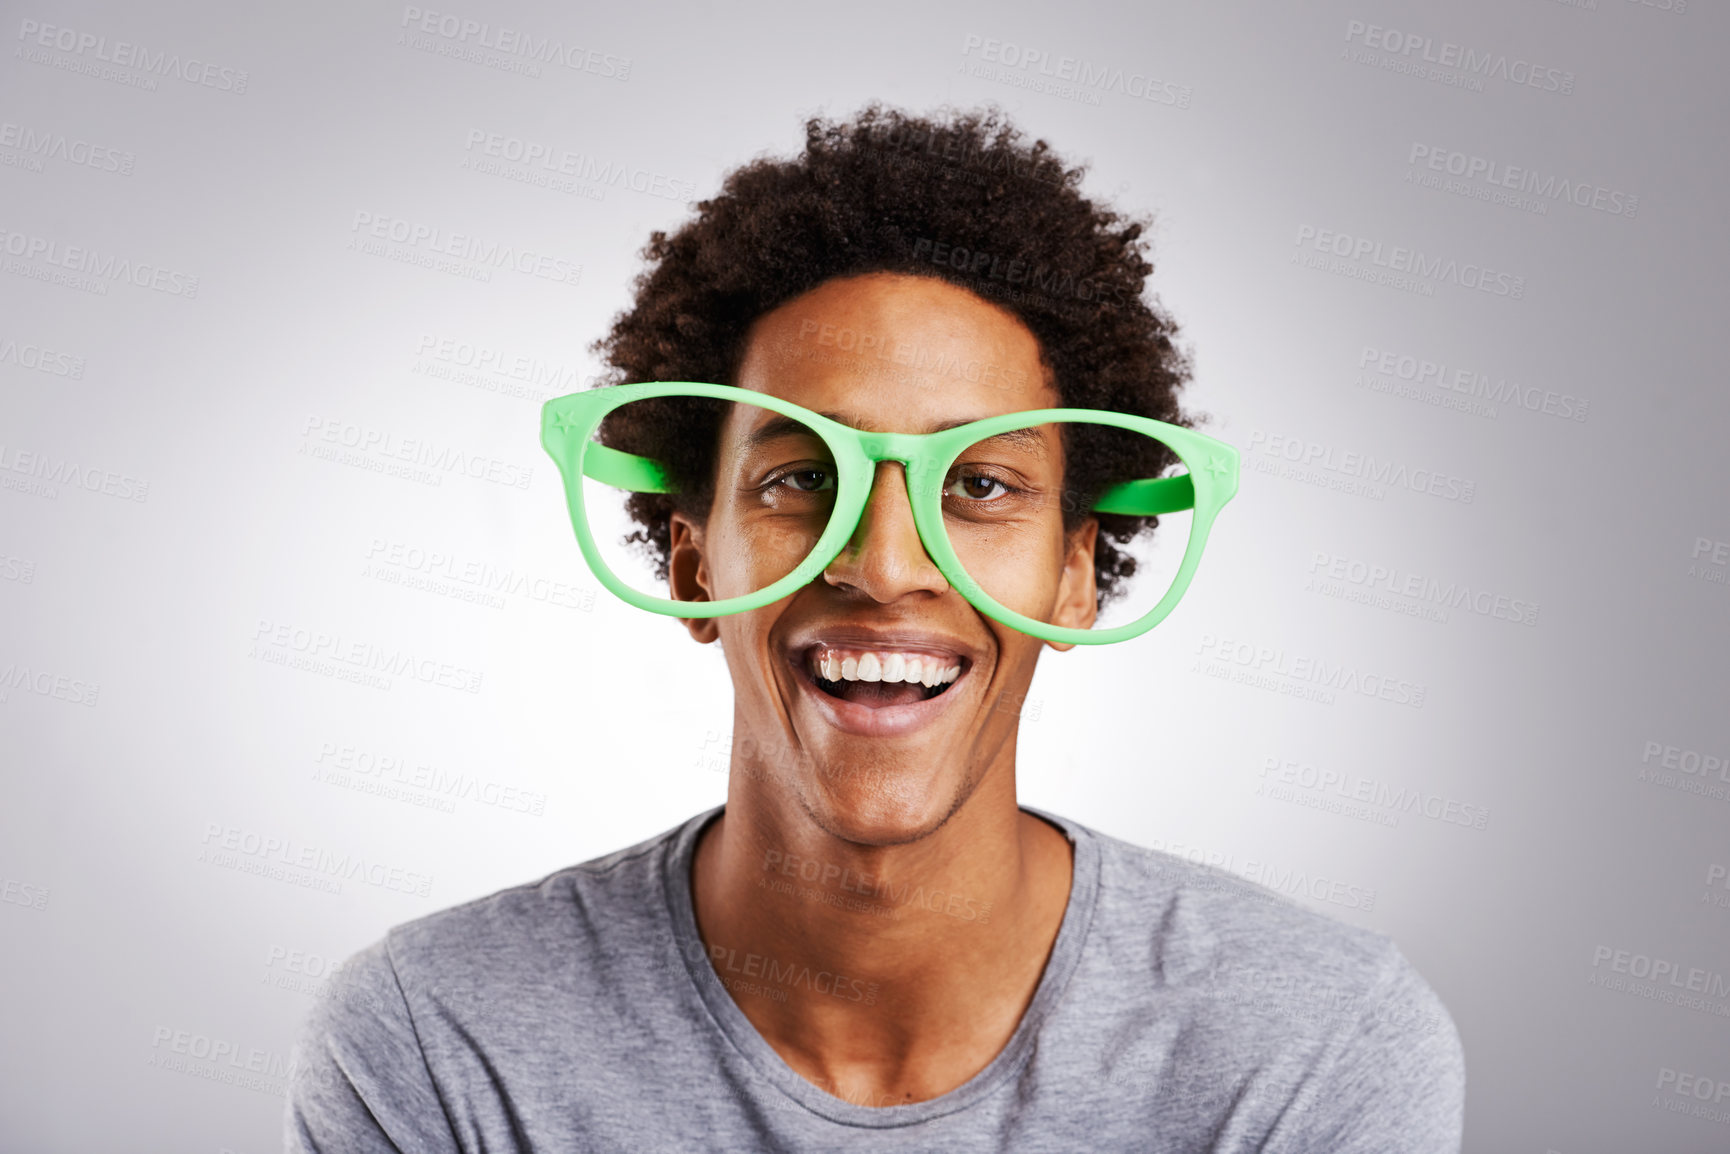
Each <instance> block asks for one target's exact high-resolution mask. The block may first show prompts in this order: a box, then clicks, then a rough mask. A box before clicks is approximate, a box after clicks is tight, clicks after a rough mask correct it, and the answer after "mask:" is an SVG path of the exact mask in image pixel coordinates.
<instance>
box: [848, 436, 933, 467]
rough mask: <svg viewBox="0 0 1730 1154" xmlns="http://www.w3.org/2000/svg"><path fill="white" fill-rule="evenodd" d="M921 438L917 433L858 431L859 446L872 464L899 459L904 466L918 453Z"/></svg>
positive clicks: (911, 461) (910, 462)
mask: <svg viewBox="0 0 1730 1154" xmlns="http://www.w3.org/2000/svg"><path fill="white" fill-rule="evenodd" d="M921 439H922V437H921V435H920V434H918V433H860V434H859V447H860V448H861V449H863V450H865V456H866V457H868V458H870V461H871V463H872V464H873V465H876V464H877V463H878V462H879V461H899V462H901V466H902V468H906V467H907V466H908V465H910V464H912V463H913V458H914V457H915V456H917V455H918V453H919V442H920V440H921Z"/></svg>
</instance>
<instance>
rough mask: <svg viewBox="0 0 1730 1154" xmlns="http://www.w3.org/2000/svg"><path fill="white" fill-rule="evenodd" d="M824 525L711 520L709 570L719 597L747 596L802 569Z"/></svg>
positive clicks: (751, 519) (765, 519)
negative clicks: (801, 564) (803, 562)
mask: <svg viewBox="0 0 1730 1154" xmlns="http://www.w3.org/2000/svg"><path fill="white" fill-rule="evenodd" d="M822 530H823V526H822V525H821V524H808V523H806V521H805V519H802V518H799V517H789V516H772V517H771V516H761V515H758V516H749V517H740V516H736V515H735V516H726V517H719V518H712V519H711V522H710V531H709V534H708V541H707V544H708V559H709V573H710V575H711V578H712V580H713V581H714V583H715V589H716V591H717V594H718V596H719V597H743V596H745V595H746V594H749V593H754V592H756V591H757V590H759V589H764V588H767V587H768V586H770V585H773V584H774V583H775V582H776V581H779V580H780V579H781V578H783V577H785V576H786V575H787V574H789V573H791V572H792V571H793V570H794V569H796V568H798V565H799V562H801V561H803V560H804V559H805V558H806V557H808V556H810V554H811V550H812V549H813V548H815V547H816V545H817V540H818V538H819V537H821V536H822Z"/></svg>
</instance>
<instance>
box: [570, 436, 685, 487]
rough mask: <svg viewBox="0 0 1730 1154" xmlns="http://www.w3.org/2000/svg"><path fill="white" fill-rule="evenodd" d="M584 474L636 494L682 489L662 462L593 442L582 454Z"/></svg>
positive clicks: (604, 483)
mask: <svg viewBox="0 0 1730 1154" xmlns="http://www.w3.org/2000/svg"><path fill="white" fill-rule="evenodd" d="M583 474H584V475H585V476H587V477H592V478H593V479H595V480H597V481H599V482H600V483H601V484H603V485H611V486H612V487H613V488H615V489H628V490H630V491H631V492H633V493H676V492H678V491H679V487H678V486H677V485H675V484H674V483H673V480H672V478H671V477H670V476H668V474H667V470H666V468H665V466H663V465H662V464H661V463H660V462H659V461H656V460H652V459H650V458H648V457H639V456H638V455H637V454H635V453H626V452H624V451H622V450H620V449H614V448H611V447H610V446H607V445H603V444H601V443H600V442H599V441H590V442H589V445H588V449H587V450H586V451H585V452H584V453H583Z"/></svg>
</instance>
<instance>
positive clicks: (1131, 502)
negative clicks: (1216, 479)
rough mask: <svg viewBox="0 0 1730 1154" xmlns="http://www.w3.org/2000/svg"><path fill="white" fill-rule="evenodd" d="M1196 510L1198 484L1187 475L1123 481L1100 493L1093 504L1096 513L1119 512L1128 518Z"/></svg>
mask: <svg viewBox="0 0 1730 1154" xmlns="http://www.w3.org/2000/svg"><path fill="white" fill-rule="evenodd" d="M1193 508H1195V485H1194V483H1193V482H1191V481H1190V479H1189V474H1188V473H1184V474H1183V475H1181V476H1177V477H1154V478H1149V479H1147V480H1143V481H1124V482H1122V483H1120V484H1117V485H1113V486H1111V488H1109V489H1107V490H1106V491H1105V492H1103V493H1101V494H1100V496H1099V500H1097V501H1095V502H1094V503H1093V512H1095V513H1118V514H1122V515H1124V516H1127V517H1151V516H1153V515H1155V514H1158V513H1178V512H1182V511H1183V510H1184V509H1193Z"/></svg>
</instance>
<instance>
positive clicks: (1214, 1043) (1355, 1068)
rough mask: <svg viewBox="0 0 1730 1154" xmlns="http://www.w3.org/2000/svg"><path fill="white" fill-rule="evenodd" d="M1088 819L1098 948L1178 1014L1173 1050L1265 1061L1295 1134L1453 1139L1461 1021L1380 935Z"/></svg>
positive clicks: (1370, 1142) (1338, 1138) (1290, 1136)
mask: <svg viewBox="0 0 1730 1154" xmlns="http://www.w3.org/2000/svg"><path fill="white" fill-rule="evenodd" d="M1070 824H1074V823H1070ZM1087 833H1088V835H1089V836H1091V837H1093V838H1095V839H1097V841H1098V847H1099V852H1100V893H1099V899H1098V913H1097V915H1096V918H1095V926H1094V928H1093V935H1096V936H1097V938H1098V946H1097V948H1098V949H1099V950H1100V951H1101V952H1102V953H1103V954H1104V955H1107V956H1111V957H1112V958H1113V960H1114V961H1113V969H1115V970H1117V971H1118V972H1123V971H1124V970H1125V968H1127V970H1128V972H1129V973H1131V974H1135V975H1137V976H1136V978H1135V979H1134V980H1136V981H1138V982H1140V983H1142V984H1144V985H1145V986H1146V987H1147V991H1148V994H1147V998H1146V1003H1145V1004H1146V1006H1147V1007H1148V1008H1149V1009H1148V1012H1149V1013H1150V1014H1153V1015H1155V1016H1156V1017H1157V1018H1158V1019H1162V1020H1164V1021H1166V1022H1171V1021H1172V1020H1173V1019H1180V1020H1181V1027H1182V1030H1183V1032H1184V1033H1185V1035H1186V1037H1187V1041H1186V1043H1185V1044H1186V1045H1187V1046H1189V1047H1190V1052H1189V1053H1187V1054H1186V1055H1185V1058H1186V1061H1189V1062H1192V1063H1194V1064H1197V1065H1200V1066H1204V1067H1207V1068H1209V1069H1211V1070H1213V1071H1215V1072H1217V1073H1218V1074H1219V1075H1221V1076H1222V1077H1223V1078H1226V1079H1228V1080H1229V1079H1230V1078H1232V1077H1233V1076H1234V1073H1233V1072H1238V1071H1247V1070H1252V1069H1254V1070H1260V1071H1263V1072H1266V1073H1269V1074H1273V1075H1274V1079H1273V1083H1272V1084H1274V1085H1276V1086H1278V1087H1282V1088H1283V1089H1281V1091H1280V1093H1281V1094H1289V1096H1290V1101H1291V1104H1292V1111H1291V1115H1290V1117H1289V1118H1288V1119H1287V1120H1286V1122H1285V1123H1284V1124H1283V1125H1284V1126H1285V1132H1284V1135H1283V1137H1284V1138H1285V1140H1286V1141H1292V1142H1297V1143H1299V1144H1297V1145H1293V1146H1291V1147H1290V1148H1293V1149H1305V1148H1314V1149H1328V1150H1335V1151H1346V1150H1352V1151H1356V1150H1359V1149H1363V1150H1371V1149H1377V1150H1386V1149H1400V1150H1423V1151H1431V1150H1435V1151H1444V1150H1457V1149H1458V1144H1459V1132H1460V1124H1461V1114H1462V1112H1463V1102H1464V1086H1465V1059H1464V1052H1463V1049H1462V1047H1461V1044H1460V1037H1459V1033H1458V1031H1457V1029H1456V1027H1455V1025H1454V1021H1453V1019H1452V1017H1451V1016H1450V1014H1449V1013H1448V1009H1447V1007H1446V1006H1445V1005H1444V1004H1443V1002H1442V999H1441V998H1440V997H1439V996H1438V994H1437V993H1436V991H1435V989H1434V988H1433V987H1432V986H1431V985H1430V983H1429V982H1428V981H1427V980H1426V979H1425V978H1424V976H1423V975H1422V974H1421V973H1419V971H1418V970H1417V968H1416V967H1415V966H1413V965H1412V963H1411V962H1410V960H1409V959H1407V957H1406V956H1405V954H1404V953H1403V952H1402V951H1401V950H1400V948H1399V947H1398V945H1397V944H1396V943H1395V942H1394V940H1393V939H1392V938H1390V937H1388V936H1387V935H1386V934H1382V933H1379V932H1377V931H1375V930H1371V929H1368V928H1365V927H1362V926H1355V925H1351V924H1348V923H1346V922H1343V921H1340V920H1338V919H1337V918H1333V917H1330V916H1328V915H1326V914H1323V913H1320V912H1318V911H1316V910H1312V909H1308V908H1305V907H1303V906H1300V905H1298V904H1297V903H1296V902H1294V901H1292V900H1291V899H1289V898H1287V897H1285V896H1284V895H1283V894H1280V893H1277V892H1275V891H1274V890H1272V889H1269V888H1267V887H1265V886H1261V885H1258V884H1256V883H1254V882H1251V881H1248V880H1247V879H1245V878H1242V877H1239V876H1238V875H1236V874H1234V873H1232V872H1230V871H1228V870H1226V869H1224V868H1221V867H1220V866H1217V865H1211V864H1205V863H1201V862H1195V861H1190V860H1187V859H1185V858H1183V857H1179V856H1177V855H1175V854H1171V853H1167V852H1164V851H1161V850H1154V849H1148V848H1144V847H1141V846H1136V845H1132V844H1130V843H1128V842H1125V841H1122V840H1119V839H1117V838H1113V837H1110V836H1109V835H1105V834H1101V833H1098V832H1097V831H1092V830H1088V831H1087ZM1324 884H1325V883H1324ZM1305 888H1306V889H1307V888H1308V887H1305ZM1121 990H1122V988H1121V985H1120V986H1119V987H1118V991H1119V992H1120V993H1121ZM1384 1124H1387V1125H1395V1124H1399V1125H1403V1126H1404V1127H1405V1128H1404V1129H1403V1130H1401V1131H1399V1132H1398V1133H1397V1134H1396V1133H1395V1132H1393V1131H1383V1130H1382V1129H1381V1126H1382V1125H1384ZM1378 1142H1379V1143H1383V1144H1382V1145H1377V1143H1378ZM1268 1148H1269V1149H1270V1150H1271V1149H1284V1148H1287V1147H1286V1145H1285V1144H1284V1142H1273V1143H1271V1144H1270V1146H1269V1147H1268Z"/></svg>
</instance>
